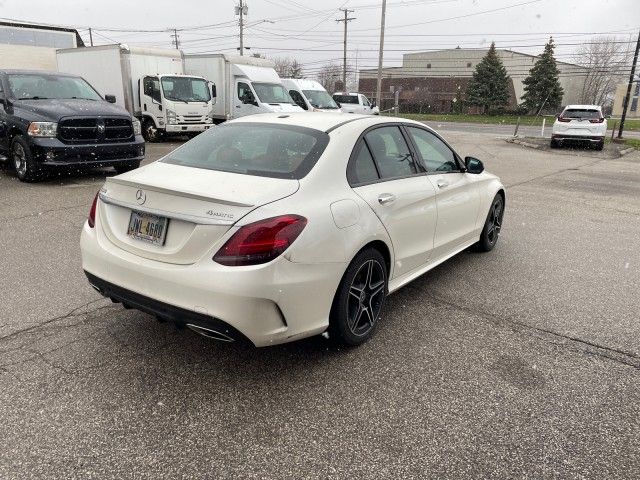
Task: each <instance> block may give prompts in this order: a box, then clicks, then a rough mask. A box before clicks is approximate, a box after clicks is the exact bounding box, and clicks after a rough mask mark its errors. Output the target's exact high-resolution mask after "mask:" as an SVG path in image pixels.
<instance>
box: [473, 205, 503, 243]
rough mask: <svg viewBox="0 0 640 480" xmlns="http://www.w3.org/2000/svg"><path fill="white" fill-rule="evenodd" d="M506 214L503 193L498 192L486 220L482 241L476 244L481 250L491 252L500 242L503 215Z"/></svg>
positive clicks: (481, 235)
mask: <svg viewBox="0 0 640 480" xmlns="http://www.w3.org/2000/svg"><path fill="white" fill-rule="evenodd" d="M503 216H504V200H503V198H502V195H500V194H497V195H496V196H495V197H494V199H493V202H491V208H490V209H489V214H488V215H487V219H486V220H485V222H484V228H483V229H482V233H481V234H480V241H479V242H478V243H477V244H476V245H477V247H478V250H480V251H481V252H490V251H491V250H493V247H495V246H496V243H498V237H499V236H500V230H501V229H502V217H503Z"/></svg>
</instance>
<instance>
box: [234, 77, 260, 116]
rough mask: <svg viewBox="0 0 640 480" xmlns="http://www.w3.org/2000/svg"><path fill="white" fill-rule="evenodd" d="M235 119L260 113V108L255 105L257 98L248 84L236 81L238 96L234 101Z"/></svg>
mask: <svg viewBox="0 0 640 480" xmlns="http://www.w3.org/2000/svg"><path fill="white" fill-rule="evenodd" d="M234 102H235V105H236V108H235V117H244V116H245V115H252V114H254V113H258V112H259V111H260V108H259V107H258V106H257V105H254V103H255V102H256V96H255V94H254V93H253V90H252V89H251V86H250V85H249V83H248V82H244V81H242V80H237V81H236V95H235V99H234Z"/></svg>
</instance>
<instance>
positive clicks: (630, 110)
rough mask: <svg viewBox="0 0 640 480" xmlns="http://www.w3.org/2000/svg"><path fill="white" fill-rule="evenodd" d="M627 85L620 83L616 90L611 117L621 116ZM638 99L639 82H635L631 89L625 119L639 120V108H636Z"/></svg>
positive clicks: (639, 94) (639, 93) (639, 91)
mask: <svg viewBox="0 0 640 480" xmlns="http://www.w3.org/2000/svg"><path fill="white" fill-rule="evenodd" d="M628 86H629V84H628V83H621V84H620V85H618V86H617V88H616V95H615V97H614V98H613V110H612V112H611V115H613V116H614V117H619V116H621V115H622V106H623V105H624V97H625V96H626V95H627V87H628ZM639 97H640V82H635V83H634V84H633V87H632V89H631V99H630V100H629V106H628V107H627V118H640V108H638V98H639Z"/></svg>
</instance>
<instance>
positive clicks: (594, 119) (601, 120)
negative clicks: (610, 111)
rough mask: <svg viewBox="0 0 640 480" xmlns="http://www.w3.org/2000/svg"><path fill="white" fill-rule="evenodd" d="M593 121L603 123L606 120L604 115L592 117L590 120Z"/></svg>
mask: <svg viewBox="0 0 640 480" xmlns="http://www.w3.org/2000/svg"><path fill="white" fill-rule="evenodd" d="M589 121H590V122H591V123H602V122H604V117H601V118H592V119H591V120H589Z"/></svg>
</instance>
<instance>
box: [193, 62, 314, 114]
mask: <svg viewBox="0 0 640 480" xmlns="http://www.w3.org/2000/svg"><path fill="white" fill-rule="evenodd" d="M273 67H274V65H273V62H271V61H270V60H266V59H264V58H255V57H246V56H240V55H227V54H201V55H185V56H184V69H185V72H186V73H188V74H192V75H198V76H201V77H204V78H206V79H207V80H210V81H211V82H212V83H213V87H212V92H213V108H212V110H213V115H212V118H213V119H214V121H216V122H222V121H225V120H231V119H233V118H238V117H243V116H246V115H253V114H257V113H292V112H301V111H303V110H302V108H300V107H299V106H298V105H296V104H295V102H294V101H293V99H292V98H291V96H290V95H289V92H288V91H287V89H286V88H285V87H284V86H283V85H282V81H281V80H280V77H279V76H278V74H277V73H276V71H275V69H274V68H273Z"/></svg>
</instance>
